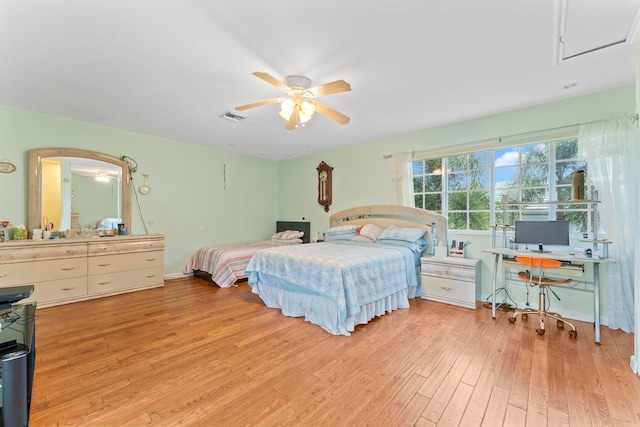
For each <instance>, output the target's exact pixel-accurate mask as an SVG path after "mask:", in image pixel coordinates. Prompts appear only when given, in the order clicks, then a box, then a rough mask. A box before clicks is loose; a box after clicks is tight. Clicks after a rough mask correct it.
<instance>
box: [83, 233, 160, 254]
mask: <svg viewBox="0 0 640 427" xmlns="http://www.w3.org/2000/svg"><path fill="white" fill-rule="evenodd" d="M158 250H161V251H164V238H163V237H157V238H145V239H140V240H126V238H119V237H114V238H108V237H103V238H102V239H101V240H99V241H97V242H90V243H89V256H90V257H92V256H97V255H111V254H123V253H132V252H133V253H135V252H149V251H158Z"/></svg>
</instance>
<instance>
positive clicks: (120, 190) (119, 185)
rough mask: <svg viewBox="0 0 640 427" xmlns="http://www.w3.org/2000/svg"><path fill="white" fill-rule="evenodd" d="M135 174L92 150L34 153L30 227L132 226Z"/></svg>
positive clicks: (30, 192)
mask: <svg viewBox="0 0 640 427" xmlns="http://www.w3.org/2000/svg"><path fill="white" fill-rule="evenodd" d="M129 181H130V171H129V165H128V163H127V162H125V161H124V160H121V159H119V158H117V157H113V156H109V155H107V154H103V153H98V152H95V151H88V150H77V149H67V148H45V149H38V150H31V151H30V152H29V228H31V229H33V228H44V227H45V225H44V224H43V223H44V222H50V223H52V224H53V228H54V230H57V231H67V230H71V231H78V232H79V231H81V230H84V229H88V228H103V229H117V228H118V224H125V225H126V226H127V227H128V228H129V229H130V228H131V224H130V221H131V202H130V196H129Z"/></svg>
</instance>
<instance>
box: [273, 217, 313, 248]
mask: <svg viewBox="0 0 640 427" xmlns="http://www.w3.org/2000/svg"><path fill="white" fill-rule="evenodd" d="M287 230H295V231H304V236H302V243H309V242H311V236H310V234H311V223H310V222H308V221H306V222H305V221H276V233H279V232H280V231H287Z"/></svg>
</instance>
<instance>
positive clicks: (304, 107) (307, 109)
mask: <svg viewBox="0 0 640 427" xmlns="http://www.w3.org/2000/svg"><path fill="white" fill-rule="evenodd" d="M315 112H316V103H315V102H313V101H309V100H308V99H305V100H304V101H302V104H300V114H301V115H303V114H304V115H305V116H309V118H311V116H313V113H315Z"/></svg>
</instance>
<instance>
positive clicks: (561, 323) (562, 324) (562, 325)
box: [558, 320, 564, 329]
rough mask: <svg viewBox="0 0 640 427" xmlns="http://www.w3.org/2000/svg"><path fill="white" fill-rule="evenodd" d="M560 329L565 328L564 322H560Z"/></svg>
mask: <svg viewBox="0 0 640 427" xmlns="http://www.w3.org/2000/svg"><path fill="white" fill-rule="evenodd" d="M558 328H560V329H563V328H564V322H563V321H562V320H558Z"/></svg>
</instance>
